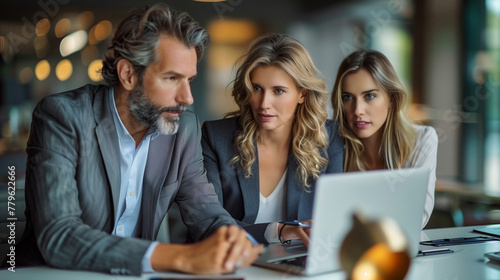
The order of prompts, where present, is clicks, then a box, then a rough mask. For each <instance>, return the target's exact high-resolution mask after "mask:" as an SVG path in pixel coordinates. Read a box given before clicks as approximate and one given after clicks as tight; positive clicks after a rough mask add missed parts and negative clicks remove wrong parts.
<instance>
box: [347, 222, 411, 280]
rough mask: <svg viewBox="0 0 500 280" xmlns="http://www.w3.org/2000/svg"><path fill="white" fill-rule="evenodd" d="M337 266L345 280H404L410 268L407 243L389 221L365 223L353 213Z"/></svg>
mask: <svg viewBox="0 0 500 280" xmlns="http://www.w3.org/2000/svg"><path fill="white" fill-rule="evenodd" d="M340 262H341V265H342V268H343V269H344V271H345V273H346V274H347V276H348V279H352V280H360V279H363V280H379V279H380V280H382V279H384V280H397V279H404V277H405V276H406V273H407V272H408V270H409V267H410V256H409V253H408V239H407V238H406V236H405V234H404V233H403V231H402V230H401V228H400V227H399V226H398V225H397V223H396V222H395V221H394V220H392V219H387V218H383V219H380V220H367V219H365V217H363V216H362V215H361V214H359V213H354V214H353V226H352V228H351V230H350V231H349V233H348V234H347V235H346V237H345V239H344V241H343V242H342V246H341V249H340Z"/></svg>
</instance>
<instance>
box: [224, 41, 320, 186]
mask: <svg viewBox="0 0 500 280" xmlns="http://www.w3.org/2000/svg"><path fill="white" fill-rule="evenodd" d="M238 62H239V63H238V64H240V65H241V66H240V67H239V68H238V70H237V72H236V78H235V80H234V81H233V91H232V96H233V97H234V100H235V102H236V104H237V105H238V107H239V110H237V111H234V112H231V113H228V114H227V115H226V117H232V116H239V117H240V119H239V120H240V124H241V127H242V130H241V131H239V132H238V133H237V135H236V138H235V140H234V145H235V147H236V151H237V154H236V155H235V156H234V158H232V160H231V163H232V164H237V163H239V165H240V166H241V167H242V168H243V173H244V175H245V177H247V178H248V177H250V176H251V175H252V165H253V163H254V162H255V158H256V156H255V150H256V147H255V141H256V139H258V138H259V137H260V135H259V131H258V126H257V123H256V121H255V119H254V116H253V114H252V109H251V107H250V99H251V98H252V94H253V86H252V82H251V80H250V77H251V75H252V72H253V71H254V70H255V69H256V68H257V67H260V66H277V67H279V68H281V69H283V70H284V71H285V72H286V73H288V75H290V77H291V78H292V79H293V81H294V82H295V85H296V86H297V88H298V89H299V91H301V90H305V91H306V98H305V101H304V102H303V103H302V104H299V105H298V107H297V109H296V111H295V118H294V121H293V125H292V143H291V145H292V151H293V155H294V156H295V160H296V161H297V165H298V168H297V174H298V176H299V177H300V178H299V179H300V181H301V182H302V183H303V185H304V186H305V187H306V189H307V188H309V185H310V183H311V180H315V179H316V178H318V176H319V173H320V172H321V171H322V170H324V169H325V168H326V165H327V164H328V159H327V158H325V157H326V153H322V152H324V151H325V149H326V147H327V145H328V136H327V133H326V129H325V126H324V123H325V121H326V119H327V117H328V113H327V111H326V102H327V99H328V97H327V96H328V93H327V92H326V89H325V83H324V82H323V80H322V79H320V78H319V77H318V70H317V69H316V67H315V66H314V63H313V61H312V59H311V56H310V55H309V53H308V52H307V50H306V49H305V47H304V46H303V45H302V44H301V43H300V42H299V41H297V40H296V39H294V38H292V37H290V36H287V35H284V34H275V33H271V34H266V35H263V36H261V37H259V38H257V39H255V40H254V41H253V42H252V43H251V44H250V45H249V46H248V47H247V49H246V51H245V53H244V54H243V56H242V57H241V58H240V59H239V60H238ZM322 154H324V156H322Z"/></svg>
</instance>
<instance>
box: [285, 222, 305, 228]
mask: <svg viewBox="0 0 500 280" xmlns="http://www.w3.org/2000/svg"><path fill="white" fill-rule="evenodd" d="M278 223H280V224H284V225H287V226H294V227H303V228H310V227H311V224H304V223H301V222H299V221H279V222H278Z"/></svg>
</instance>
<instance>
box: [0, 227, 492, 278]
mask: <svg viewBox="0 0 500 280" xmlns="http://www.w3.org/2000/svg"><path fill="white" fill-rule="evenodd" d="M480 227H491V226H471V227H456V228H442V229H430V230H424V231H422V235H421V240H432V239H440V238H454V237H469V236H479V235H480V234H477V233H473V232H472V229H474V228H480ZM499 241H500V240H499ZM499 241H493V242H486V243H480V244H468V245H458V246H447V248H450V249H452V250H454V251H455V252H454V253H451V254H442V255H433V256H425V257H417V258H414V259H413V260H412V264H411V266H410V271H409V272H408V274H407V277H406V279H408V280H413V279H414V280H422V279H426V280H432V279H436V280H447V279H449V280H460V279H464V280H481V279H500V263H492V262H488V259H486V258H485V257H484V256H483V255H484V253H488V252H494V251H500V242H499ZM152 277H165V278H168V277H171V278H193V277H195V276H192V275H185V274H179V273H157V274H144V275H142V276H141V277H132V276H117V275H110V274H104V273H94V272H84V271H70V270H61V269H55V268H49V267H31V268H20V269H16V272H14V273H13V272H10V271H7V270H2V271H0V279H2V280H3V279H5V280H7V279H9V280H10V279H12V280H16V279H22V280H31V279H33V280H45V279H46V280H59V279H61V280H66V279H71V280H79V279H81V280H88V279H92V280H94V279H95V280H100V279H103V280H104V279H105V280H118V279H127V280H134V279H144V280H146V279H150V278H152ZM196 277H198V278H200V279H203V278H213V279H214V278H215V279H227V278H231V277H241V278H244V279H247V280H253V279H255V280H268V279H270V280H272V279H280V280H285V279H314V280H323V279H324V280H326V279H328V280H335V279H339V280H345V274H344V273H343V272H342V271H338V272H334V273H329V274H325V275H318V276H315V277H303V276H295V275H290V274H285V273H282V272H276V271H273V270H268V269H263V268H258V267H249V268H245V269H241V270H239V271H238V272H237V273H236V274H233V275H223V276H217V277H211V276H196Z"/></svg>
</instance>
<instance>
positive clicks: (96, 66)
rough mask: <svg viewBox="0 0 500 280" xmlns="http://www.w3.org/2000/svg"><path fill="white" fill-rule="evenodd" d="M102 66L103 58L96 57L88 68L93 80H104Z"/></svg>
mask: <svg viewBox="0 0 500 280" xmlns="http://www.w3.org/2000/svg"><path fill="white" fill-rule="evenodd" d="M101 68H102V59H96V60H94V61H92V62H91V63H90V65H89V68H88V74H89V78H90V79H91V80H92V81H93V82H99V81H102V75H101Z"/></svg>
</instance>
